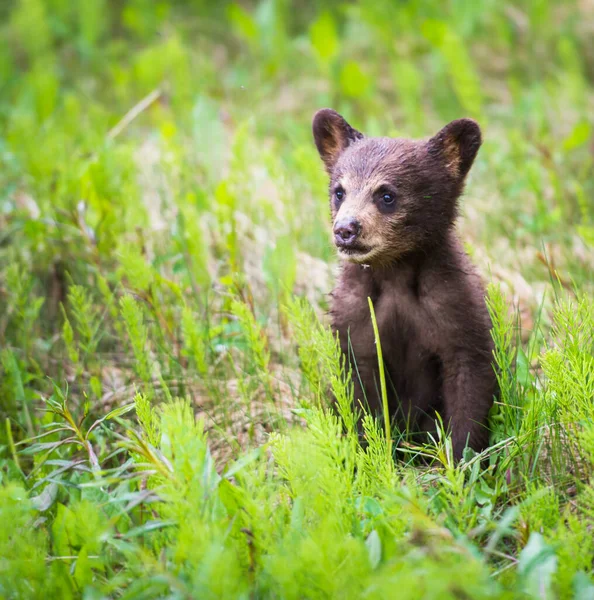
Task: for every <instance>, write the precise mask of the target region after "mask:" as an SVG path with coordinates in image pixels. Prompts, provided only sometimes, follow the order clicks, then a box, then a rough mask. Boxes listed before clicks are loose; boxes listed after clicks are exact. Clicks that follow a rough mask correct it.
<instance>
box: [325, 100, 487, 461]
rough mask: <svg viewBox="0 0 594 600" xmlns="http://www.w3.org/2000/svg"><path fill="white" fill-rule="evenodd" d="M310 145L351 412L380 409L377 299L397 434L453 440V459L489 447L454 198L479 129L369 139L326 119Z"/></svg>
mask: <svg viewBox="0 0 594 600" xmlns="http://www.w3.org/2000/svg"><path fill="white" fill-rule="evenodd" d="M313 135H314V140H315V143H316V146H317V148H318V152H319V153H320V156H321V158H322V160H323V162H324V164H325V167H326V170H327V172H328V174H329V176H330V207H331V212H332V219H333V233H334V243H335V245H336V247H337V249H338V254H339V256H340V258H341V259H343V261H344V262H343V266H342V271H341V274H340V276H339V279H338V282H337V285H336V287H335V289H334V291H333V292H332V306H331V310H330V314H331V316H332V325H333V328H334V330H335V331H338V335H339V340H340V344H341V347H342V351H343V352H344V354H345V355H346V356H347V357H348V359H349V361H350V365H351V368H352V376H353V384H354V390H355V401H356V402H358V401H361V402H363V403H364V404H366V405H367V406H369V408H370V410H371V411H372V412H375V413H377V414H379V413H380V412H381V410H382V401H381V394H380V391H379V370H378V363H377V353H376V347H375V339H374V335H373V328H372V323H371V316H370V312H369V306H368V300H367V298H368V297H370V298H371V300H372V302H373V305H374V309H375V313H376V318H377V322H378V328H379V335H380V341H381V344H382V352H383V357H384V370H385V373H386V379H387V388H388V402H389V410H390V413H391V417H392V418H394V419H396V422H397V423H398V424H399V426H400V428H401V429H404V427H408V428H409V430H412V431H413V432H431V431H435V418H436V412H439V414H440V415H441V416H442V419H443V422H444V425H445V426H446V427H447V428H448V429H449V430H450V431H451V435H452V445H453V451H454V456H455V458H456V459H459V458H461V457H462V454H463V451H464V448H465V447H466V446H467V445H468V446H470V447H471V448H473V449H474V450H476V451H480V450H482V449H484V448H485V447H486V446H487V443H488V438H489V432H488V429H487V427H486V421H487V415H488V413H489V409H490V408H491V406H492V404H493V398H494V394H495V393H496V391H497V379H496V375H495V371H494V369H493V367H492V364H491V359H492V349H493V345H492V340H491V335H490V328H491V320H490V318H489V313H488V311H487V308H486V304H485V293H484V289H483V287H482V284H481V281H480V278H479V276H478V274H477V273H476V272H475V270H474V268H473V266H472V264H471V262H470V259H469V258H468V256H467V255H466V254H465V252H464V250H463V248H462V244H461V243H460V241H459V239H458V238H457V236H456V233H455V231H454V223H455V219H456V215H457V204H458V198H459V197H460V195H461V193H462V191H463V188H464V180H465V178H466V175H467V174H468V171H469V170H470V167H471V166H472V163H473V161H474V159H475V156H476V154H477V152H478V149H479V147H480V145H481V131H480V129H479V126H478V125H477V124H476V123H475V122H474V121H472V120H471V119H459V120H457V121H453V122H452V123H450V124H449V125H446V126H445V127H444V128H443V129H442V130H441V131H440V132H439V133H438V134H437V135H435V136H434V137H432V138H430V139H429V140H423V141H419V140H409V139H396V138H387V137H366V136H364V135H363V134H362V133H360V132H359V131H357V130H356V129H354V128H352V127H351V126H350V125H349V124H348V123H347V122H346V121H345V119H344V118H343V117H341V116H340V115H339V114H338V113H337V112H335V111H333V110H330V109H323V110H320V111H318V112H317V113H316V115H315V117H314V120H313Z"/></svg>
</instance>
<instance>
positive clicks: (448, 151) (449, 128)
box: [428, 119, 482, 179]
mask: <svg viewBox="0 0 594 600" xmlns="http://www.w3.org/2000/svg"><path fill="white" fill-rule="evenodd" d="M481 143H482V136H481V129H480V127H479V126H478V123H477V122H476V121H473V120H472V119H457V120H456V121H452V122H451V123H449V124H448V125H446V126H445V127H444V128H443V129H442V130H441V131H440V132H439V133H438V134H437V135H435V136H434V137H432V138H431V139H430V140H429V142H428V146H429V152H430V153H431V154H434V155H436V156H439V157H440V158H441V159H442V160H443V161H444V162H445V166H446V168H447V170H448V171H449V172H450V174H451V175H452V176H453V177H455V178H457V179H464V177H466V175H467V174H468V171H470V167H472V163H473V162H474V159H475V157H476V154H477V152H478V150H479V148H480V147H481Z"/></svg>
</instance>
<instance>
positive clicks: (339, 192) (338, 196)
mask: <svg viewBox="0 0 594 600" xmlns="http://www.w3.org/2000/svg"><path fill="white" fill-rule="evenodd" d="M334 195H335V196H336V200H338V202H340V201H341V200H342V199H343V198H344V190H343V189H342V188H341V187H339V188H336V190H335V191H334Z"/></svg>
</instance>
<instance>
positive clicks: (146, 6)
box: [0, 0, 594, 600]
mask: <svg viewBox="0 0 594 600" xmlns="http://www.w3.org/2000/svg"><path fill="white" fill-rule="evenodd" d="M591 12H592V7H591V6H590V4H589V3H588V2H587V1H578V0H569V1H564V2H553V1H552V0H538V1H528V0H521V1H516V2H514V3H513V4H509V3H504V2H494V1H485V2H476V3H468V2H461V1H456V0H452V1H451V2H444V3H436V2H429V1H426V0H417V1H408V2H393V1H391V0H360V1H359V2H337V1H334V0H317V1H315V2H301V1H296V2H293V3H292V2H289V1H288V0H262V1H258V2H256V1H252V2H245V3H244V2H242V3H237V4H232V3H225V2H216V3H215V2H207V1H206V0H192V1H190V2H180V1H174V0H168V1H165V0H163V1H159V2H155V1H153V0H128V1H121V2H115V1H112V0H85V1H84V2H68V1H66V0H12V1H10V0H9V1H7V2H4V3H2V4H1V5H0V418H1V421H2V423H1V427H0V523H1V525H0V597H2V598H49V597H52V598H54V597H55V598H71V597H72V598H85V599H94V598H107V597H113V598H161V597H162V598H208V597H213V598H219V597H229V598H267V597H279V598H318V597H325V598H364V597H365V598H368V597H369V598H371V597H373V598H391V597H398V598H411V599H412V598H415V599H416V598H419V599H421V598H423V599H426V598H436V599H440V600H441V599H447V598H452V599H460V598H473V599H478V598H510V599H512V598H513V599H515V598H551V599H552V598H571V599H576V600H585V599H588V598H593V597H594V577H593V559H594V537H593V536H592V527H593V526H594V479H593V477H594V339H593V331H594V285H593V283H594V278H593V277H592V273H593V272H594V251H593V250H592V246H593V245H594V200H593V199H594V177H593V172H594V170H593V166H594V164H593V163H594V154H593V146H592V140H593V132H594V131H593V116H592V110H591V107H592V105H593V102H594V53H593V47H592V43H591V39H592V16H591ZM324 106H331V107H333V108H335V109H337V110H339V111H341V112H342V113H344V114H345V115H346V116H347V117H348V119H349V120H350V121H351V122H352V123H353V125H355V126H356V127H357V128H358V129H361V130H363V131H365V132H367V133H369V134H374V135H375V134H377V135H380V134H383V135H385V134H388V135H407V136H428V135H431V134H432V133H434V132H436V131H437V130H438V129H439V128H440V127H441V126H443V125H444V124H445V122H447V121H448V120H450V119H454V118H458V117H462V116H470V117H474V118H476V119H477V120H479V122H480V124H481V126H482V128H483V131H484V138H485V143H484V145H483V148H482V149H481V151H480V154H479V158H478V161H477V163H476V165H475V166H474V168H473V171H472V173H471V176H470V179H469V182H468V186H467V191H466V194H465V196H464V199H463V206H462V212H463V215H462V219H461V223H460V233H461V235H462V236H463V238H464V241H465V243H466V246H467V249H468V251H469V252H470V254H471V255H472V257H473V259H474V261H475V262H476V264H477V265H478V266H479V268H480V269H481V272H482V273H483V275H484V277H485V280H486V281H487V282H489V293H488V303H489V308H490V310H491V314H492V316H493V322H494V328H493V337H494V340H495V343H496V351H495V355H494V361H495V363H496V365H497V369H498V376H499V379H500V387H501V397H500V399H499V401H498V402H497V404H496V406H495V407H494V409H493V412H492V415H491V418H490V425H491V430H492V435H491V444H492V445H491V447H490V448H489V449H488V450H486V451H485V452H484V453H483V454H482V455H480V456H477V455H474V454H473V453H472V452H469V453H468V454H467V455H466V456H465V458H464V460H463V461H462V462H461V463H460V464H455V463H454V462H453V460H452V452H451V443H450V440H449V438H448V437H447V435H446V434H445V433H444V432H443V431H440V432H439V435H438V436H437V438H436V439H435V440H434V441H433V443H427V444H425V445H423V446H421V447H419V446H412V445H411V444H409V443H407V442H406V436H405V432H398V431H396V430H394V429H392V430H390V428H389V427H387V425H389V424H388V423H386V424H384V423H381V422H376V421H374V420H372V419H370V418H369V417H368V416H364V418H363V426H364V429H365V433H366V437H367V440H368V444H367V445H366V446H365V447H361V446H360V445H359V443H358V435H357V426H356V423H357V420H358V418H357V417H358V415H357V414H355V412H356V411H354V410H353V407H352V405H351V396H352V390H351V386H350V385H349V383H348V382H349V376H350V375H349V373H348V372H347V370H346V366H345V364H344V362H343V360H342V357H341V355H340V353H339V351H338V348H337V345H336V340H335V339H334V338H333V337H332V335H331V333H330V332H329V330H328V328H327V320H326V317H325V315H324V313H325V310H326V308H327V296H326V294H327V293H328V292H329V291H330V290H331V288H332V281H333V273H334V266H335V257H334V252H333V249H332V246H331V243H330V236H329V216H328V207H327V199H326V186H327V181H326V176H325V174H324V172H323V169H322V165H321V163H320V161H319V158H318V156H317V153H316V150H315V147H314V145H313V142H312V139H311V131H310V120H311V117H312V115H313V113H314V112H315V110H316V109H318V108H321V107H324ZM330 392H331V393H332V395H333V396H334V397H335V398H336V401H337V402H336V406H337V409H338V410H337V411H332V410H330V408H329V400H328V399H329V397H330V396H331V394H330ZM358 410H359V409H357V412H358ZM385 425H386V426H385ZM386 431H390V432H391V436H392V438H393V439H391V440H390V439H386V434H385V432H386Z"/></svg>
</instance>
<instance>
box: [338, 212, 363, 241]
mask: <svg viewBox="0 0 594 600" xmlns="http://www.w3.org/2000/svg"><path fill="white" fill-rule="evenodd" d="M360 231H361V223H359V221H357V220H356V219H352V218H350V219H343V220H341V221H337V222H336V223H335V224H334V240H335V242H336V245H337V246H340V247H341V248H348V247H349V246H352V245H353V244H354V243H355V240H356V239H357V237H358V236H359V232H360Z"/></svg>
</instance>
